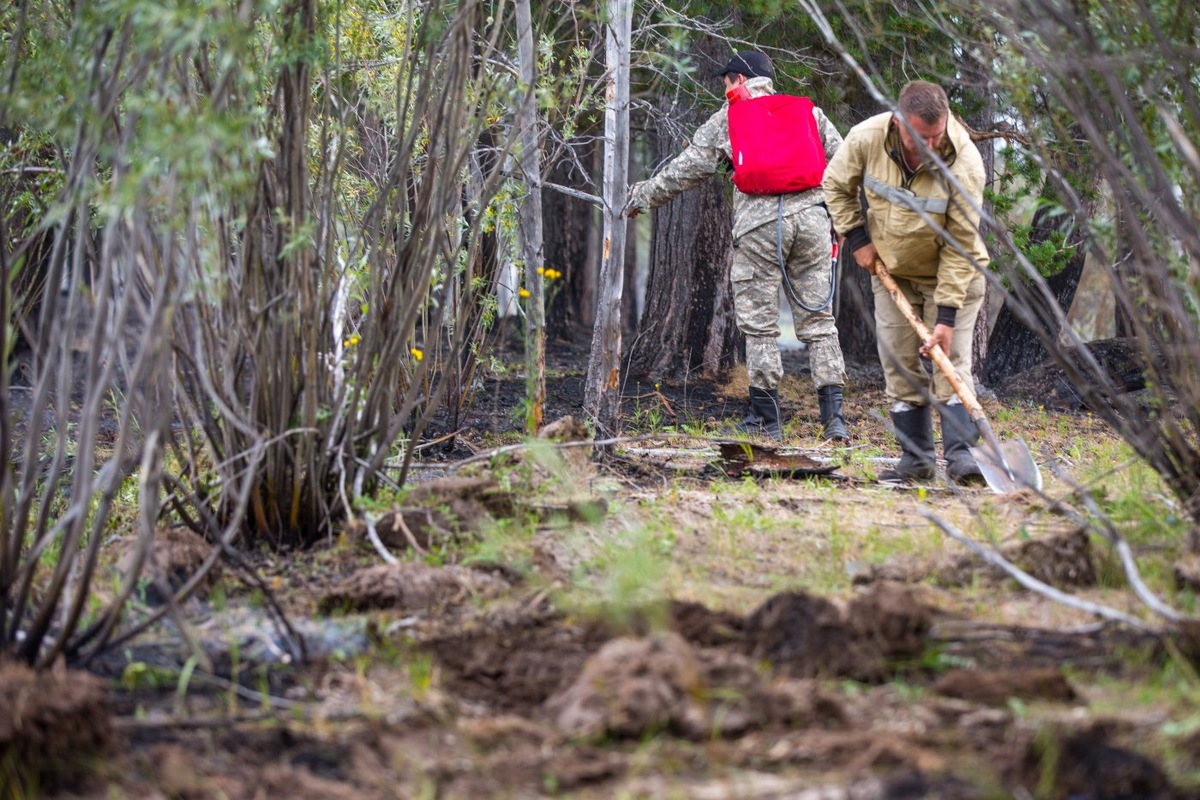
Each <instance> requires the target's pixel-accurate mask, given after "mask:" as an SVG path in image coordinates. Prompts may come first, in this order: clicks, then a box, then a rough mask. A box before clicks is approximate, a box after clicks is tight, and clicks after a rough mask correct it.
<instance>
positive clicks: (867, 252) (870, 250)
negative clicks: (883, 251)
mask: <svg viewBox="0 0 1200 800" xmlns="http://www.w3.org/2000/svg"><path fill="white" fill-rule="evenodd" d="M877 256H878V253H877V252H876V251H875V243H874V242H867V243H866V244H864V245H863V246H862V247H860V248H858V249H857V250H855V251H854V263H856V264H858V265H859V266H860V267H862V268H863V269H865V270H866V271H867V272H869V273H871V274H872V275H874V274H875V259H876V257H877Z"/></svg>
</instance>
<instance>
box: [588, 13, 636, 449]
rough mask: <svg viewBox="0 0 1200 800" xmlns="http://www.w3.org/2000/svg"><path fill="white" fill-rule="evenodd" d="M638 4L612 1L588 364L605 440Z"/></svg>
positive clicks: (615, 397)
mask: <svg viewBox="0 0 1200 800" xmlns="http://www.w3.org/2000/svg"><path fill="white" fill-rule="evenodd" d="M632 19H633V0H609V2H608V20H609V22H608V25H607V28H606V37H605V38H606V40H607V47H606V59H605V60H606V64H607V70H608V87H607V91H606V98H607V102H606V103H605V109H604V254H603V255H604V260H603V262H602V265H601V269H600V290H599V291H600V298H599V303H598V305H597V308H596V325H595V327H594V329H593V333H592V352H591V356H590V357H589V359H588V377H587V386H586V388H585V394H584V413H585V414H587V416H588V417H589V418H590V419H591V420H592V422H593V424H594V425H595V427H596V433H597V435H599V436H602V437H604V436H612V435H615V434H616V433H617V432H618V430H619V427H620V415H621V375H620V367H621V295H622V292H623V290H624V278H625V227H626V226H625V219H624V218H623V217H622V216H621V209H622V208H623V207H624V205H625V195H626V190H627V186H626V184H627V182H628V171H629V37H630V28H631V27H632Z"/></svg>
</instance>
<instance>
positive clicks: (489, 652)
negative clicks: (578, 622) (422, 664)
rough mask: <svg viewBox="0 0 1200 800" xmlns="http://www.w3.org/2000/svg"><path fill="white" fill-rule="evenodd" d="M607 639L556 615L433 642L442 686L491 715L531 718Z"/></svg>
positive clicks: (601, 632)
mask: <svg viewBox="0 0 1200 800" xmlns="http://www.w3.org/2000/svg"><path fill="white" fill-rule="evenodd" d="M608 638H609V637H608V636H607V635H606V634H605V633H604V632H603V631H602V630H600V629H599V628H588V629H585V628H580V627H576V626H573V625H568V624H565V623H564V622H563V621H562V619H561V618H559V617H555V616H548V617H541V618H525V619H523V620H521V621H520V622H517V623H514V624H510V625H507V626H503V627H492V628H488V629H485V630H473V631H468V632H465V633H459V634H455V635H452V636H447V637H443V638H440V639H435V640H433V641H431V642H429V643H428V644H427V645H426V647H427V648H428V649H429V650H430V651H431V652H432V653H433V655H434V658H435V659H436V660H437V663H438V666H439V668H440V669H441V671H442V684H443V687H444V688H445V689H446V690H447V691H449V692H452V693H455V694H457V695H459V696H461V697H463V698H465V699H467V700H471V701H474V702H479V703H484V704H486V705H487V706H488V707H489V708H490V709H491V710H492V711H497V712H500V711H503V712H512V713H518V714H525V715H527V716H528V715H532V714H533V713H534V712H535V710H536V709H537V707H539V706H541V704H542V703H544V702H545V701H546V699H547V698H548V697H550V695H552V694H554V693H555V692H557V691H559V690H560V689H562V688H563V687H565V686H567V685H568V684H569V683H570V682H571V681H573V680H574V679H575V677H576V676H577V675H578V674H579V671H580V670H581V669H582V668H583V664H584V662H585V661H587V658H588V656H590V655H591V654H592V653H594V652H596V651H597V650H598V649H600V646H601V645H602V644H603V643H604V642H605V641H606V640H607V639H608Z"/></svg>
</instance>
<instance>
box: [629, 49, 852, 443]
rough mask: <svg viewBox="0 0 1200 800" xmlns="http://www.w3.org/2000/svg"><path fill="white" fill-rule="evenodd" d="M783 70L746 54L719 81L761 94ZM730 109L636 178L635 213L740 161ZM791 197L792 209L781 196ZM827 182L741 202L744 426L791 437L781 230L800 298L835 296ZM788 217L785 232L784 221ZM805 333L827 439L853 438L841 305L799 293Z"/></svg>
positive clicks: (822, 125)
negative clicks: (784, 408) (838, 321)
mask: <svg viewBox="0 0 1200 800" xmlns="http://www.w3.org/2000/svg"><path fill="white" fill-rule="evenodd" d="M774 74H775V73H774V69H773V68H772V66H771V61H770V59H769V58H767V56H765V55H763V54H762V53H756V52H743V53H738V54H737V55H736V56H734V57H733V59H732V60H731V61H730V62H729V63H728V64H727V65H726V66H725V68H724V69H723V70H721V71H720V72H717V73H715V74H714V76H713V77H721V78H723V79H724V82H725V88H726V91H727V92H728V91H731V90H734V89H735V88H736V87H740V86H744V87H745V89H746V90H748V91H749V95H750V96H751V97H762V96H764V95H769V94H774V92H775V90H774V87H773V78H774ZM727 111H728V105H726V106H724V107H722V108H721V109H720V110H719V111H717V112H716V113H715V114H713V115H712V116H711V117H709V119H708V120H707V121H706V122H705V123H704V124H703V125H701V126H700V127H699V128H698V129H697V130H696V133H695V135H694V136H693V137H692V142H691V144H690V145H689V146H688V147H687V149H685V150H684V151H683V152H682V153H680V154H679V155H678V156H676V157H675V158H674V159H672V160H671V161H670V162H668V163H667V165H666V166H664V167H663V168H662V169H661V170H659V172H658V174H656V175H655V176H654V177H653V178H651V179H649V180H647V181H642V182H641V183H637V184H634V185H633V186H632V187H631V188H630V191H629V201H628V203H627V204H626V206H625V214H626V215H627V216H630V217H633V216H637V214H638V213H639V212H640V211H642V210H644V209H647V208H655V207H657V206H661V205H664V204H666V203H667V202H669V201H670V200H671V199H672V198H674V197H675V196H676V195H678V194H680V193H681V192H684V191H686V190H688V189H691V188H692V187H694V186H697V185H699V184H700V183H702V182H703V181H705V180H707V179H708V178H709V177H711V176H712V175H713V174H715V173H716V172H717V170H718V169H719V168H720V166H721V164H722V163H724V162H726V161H730V160H732V155H733V149H732V147H731V146H730V142H729V120H728V115H727ZM813 116H814V117H815V118H816V122H817V131H818V132H819V134H820V137H821V141H822V143H823V144H824V147H825V158H826V160H828V159H831V158H833V154H834V153H835V152H836V151H837V148H838V146H839V145H840V144H841V142H842V136H841V134H839V133H838V131H837V129H836V128H835V127H834V126H833V124H832V123H831V122H830V121H829V119H828V118H827V117H826V116H825V114H824V113H823V112H822V111H821V110H820V109H819V108H816V107H814V108H813ZM781 198H782V201H783V202H782V208H781V207H780V199H781ZM824 199H825V197H824V194H823V193H822V191H821V188H820V187H816V188H813V189H808V190H805V191H801V192H795V193H793V194H786V195H761V194H755V195H751V194H743V193H741V192H739V191H736V190H735V191H734V198H733V247H734V251H733V268H732V270H731V274H730V278H731V280H732V282H733V304H734V312H735V315H736V317H737V324H738V329H739V330H740V331H741V332H742V333H743V334H744V335H745V337H746V369H747V371H748V372H749V377H750V415H749V416H748V417H746V419H744V420H743V421H742V426H741V427H742V429H743V430H747V431H750V432H757V433H763V434H766V435H767V436H769V437H771V438H772V439H775V440H776V441H782V439H783V437H782V433H781V430H780V425H779V423H780V419H779V389H778V387H779V381H780V380H781V379H782V378H783V364H782V362H781V360H780V357H779V345H778V342H777V341H776V340H777V339H778V337H779V285H780V280H781V273H780V266H779V258H778V247H779V244H780V242H779V241H777V237H780V236H781V239H782V249H783V258H784V263H785V265H786V268H787V271H788V279H789V281H790V282H791V284H792V287H793V289H794V290H795V293H796V295H797V296H798V297H799V298H800V299H802V300H803V301H804V302H805V303H806V304H812V305H811V306H810V307H812V306H815V305H816V304H817V303H819V302H820V301H821V299H823V298H825V297H827V296H828V295H829V290H830V280H831V279H832V270H831V264H830V258H831V254H832V243H831V240H830V220H829V214H828V212H827V211H826V209H825V205H824ZM781 216H782V234H780V233H779V228H778V224H779V221H780V217H781ZM788 302H790V303H791V304H792V313H793V318H794V320H795V325H796V337H797V338H798V339H799V340H800V341H802V342H804V343H805V344H807V345H808V354H809V365H810V368H811V370H812V379H813V383H814V384H815V386H816V389H817V397H818V400H819V403H820V409H821V423H822V425H823V426H824V438H825V439H826V440H838V441H847V440H848V439H849V438H850V434H849V432H848V431H847V429H846V423H845V420H844V418H843V417H842V386H843V385H844V383H845V367H844V364H843V361H842V350H841V347H840V346H839V345H838V334H837V327H836V325H835V323H834V318H833V313H832V311H831V310H830V309H829V308H828V307H826V308H823V309H822V310H820V311H815V312H814V311H808V310H806V309H804V308H803V307H802V306H800V305H798V304H797V303H796V302H795V300H794V299H793V298H792V297H790V296H789V297H788Z"/></svg>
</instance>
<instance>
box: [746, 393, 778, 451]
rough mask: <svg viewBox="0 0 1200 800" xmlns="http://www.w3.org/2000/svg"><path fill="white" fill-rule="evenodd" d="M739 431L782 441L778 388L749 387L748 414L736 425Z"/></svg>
mask: <svg viewBox="0 0 1200 800" xmlns="http://www.w3.org/2000/svg"><path fill="white" fill-rule="evenodd" d="M737 429H738V431H740V432H741V433H749V434H753V435H758V436H766V437H767V438H768V439H773V440H774V441H776V442H782V441H783V431H782V430H781V429H780V427H779V390H778V389H759V388H758V387H756V386H751V387H750V414H749V415H748V416H746V417H744V418H743V419H742V421H741V422H739V423H738V426H737Z"/></svg>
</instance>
